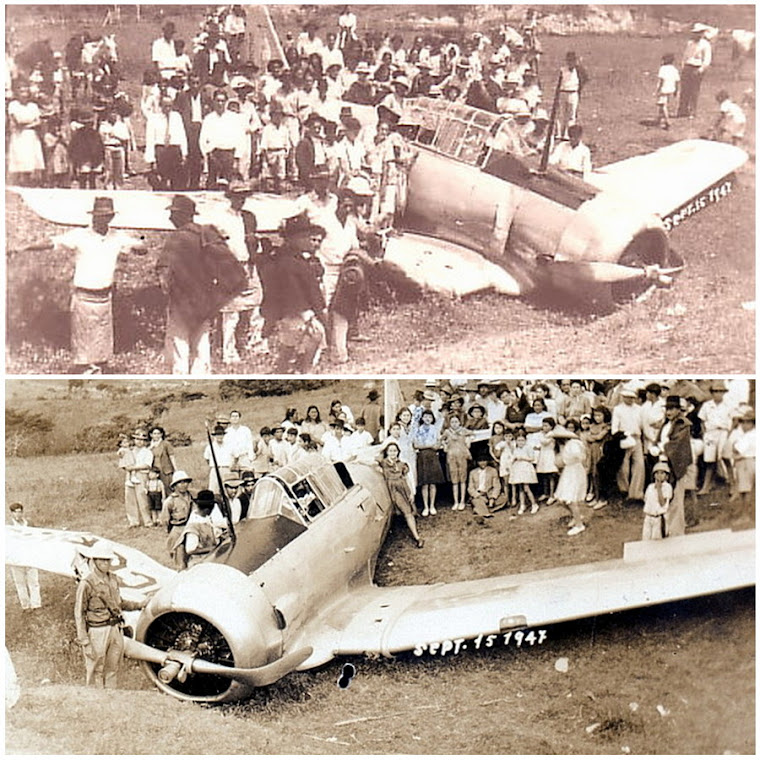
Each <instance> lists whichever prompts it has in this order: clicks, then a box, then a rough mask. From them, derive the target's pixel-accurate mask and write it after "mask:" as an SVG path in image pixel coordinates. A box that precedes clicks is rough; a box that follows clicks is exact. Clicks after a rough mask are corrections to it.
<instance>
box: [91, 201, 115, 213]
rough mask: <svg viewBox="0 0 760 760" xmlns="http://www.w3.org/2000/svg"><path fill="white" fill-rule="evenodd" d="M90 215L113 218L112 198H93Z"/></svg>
mask: <svg viewBox="0 0 760 760" xmlns="http://www.w3.org/2000/svg"><path fill="white" fill-rule="evenodd" d="M90 213H91V214H92V215H93V216H114V213H115V212H114V210H113V198H102V197H101V198H95V200H94V201H93V204H92V211H90Z"/></svg>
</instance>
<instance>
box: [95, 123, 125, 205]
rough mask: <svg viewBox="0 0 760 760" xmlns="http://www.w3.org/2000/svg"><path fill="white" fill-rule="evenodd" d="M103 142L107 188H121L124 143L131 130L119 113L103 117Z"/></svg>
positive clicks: (101, 126) (101, 130)
mask: <svg viewBox="0 0 760 760" xmlns="http://www.w3.org/2000/svg"><path fill="white" fill-rule="evenodd" d="M98 133H99V134H100V139H101V140H102V142H103V150H104V158H105V179H104V183H103V187H105V188H106V190H108V189H111V190H121V188H122V187H123V186H124V159H125V150H124V144H125V142H128V141H129V131H128V130H127V128H126V126H125V124H124V122H123V120H122V118H121V117H120V116H119V114H118V113H116V112H115V111H114V112H111V113H109V114H108V115H107V116H105V117H104V118H103V120H102V121H101V122H100V126H99V127H98Z"/></svg>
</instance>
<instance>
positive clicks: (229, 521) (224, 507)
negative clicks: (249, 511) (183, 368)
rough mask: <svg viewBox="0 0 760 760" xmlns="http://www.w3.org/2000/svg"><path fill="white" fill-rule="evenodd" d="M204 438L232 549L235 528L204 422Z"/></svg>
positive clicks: (234, 540) (208, 431)
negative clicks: (212, 464)
mask: <svg viewBox="0 0 760 760" xmlns="http://www.w3.org/2000/svg"><path fill="white" fill-rule="evenodd" d="M206 438H208V447H209V449H211V459H213V461H214V471H215V472H216V482H217V483H218V484H219V493H220V494H221V495H222V504H221V507H222V514H223V515H224V519H225V520H226V521H227V531H228V532H229V534H230V541H231V542H232V546H233V547H234V546H235V542H236V541H237V536H236V534H235V526H234V525H233V524H232V509H231V508H230V502H229V499H228V498H227V492H226V491H225V490H224V483H223V482H222V476H221V473H220V472H219V464H218V462H217V461H216V452H215V451H214V442H213V440H212V439H211V431H210V430H209V426H208V421H207V422H206Z"/></svg>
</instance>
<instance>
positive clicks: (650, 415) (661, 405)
mask: <svg viewBox="0 0 760 760" xmlns="http://www.w3.org/2000/svg"><path fill="white" fill-rule="evenodd" d="M640 415H641V430H642V433H643V435H644V440H645V441H646V442H647V443H654V442H655V441H656V440H657V435H658V434H659V432H660V428H661V427H662V423H663V422H664V421H665V401H664V400H663V399H662V398H658V399H657V401H655V402H654V403H652V402H651V401H645V402H644V403H643V404H642V405H641V412H640Z"/></svg>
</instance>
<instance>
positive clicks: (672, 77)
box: [657, 63, 681, 95]
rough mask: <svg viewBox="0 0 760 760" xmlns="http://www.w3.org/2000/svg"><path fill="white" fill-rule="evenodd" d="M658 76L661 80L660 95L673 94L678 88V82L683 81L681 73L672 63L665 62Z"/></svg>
mask: <svg viewBox="0 0 760 760" xmlns="http://www.w3.org/2000/svg"><path fill="white" fill-rule="evenodd" d="M657 78H658V79H659V80H660V90H659V94H660V95H672V94H673V93H674V92H675V91H676V90H677V89H678V83H679V82H680V81H681V75H680V74H679V72H678V69H677V68H676V67H675V66H674V65H673V64H672V63H664V64H663V65H662V66H660V70H659V71H658V72H657Z"/></svg>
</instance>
